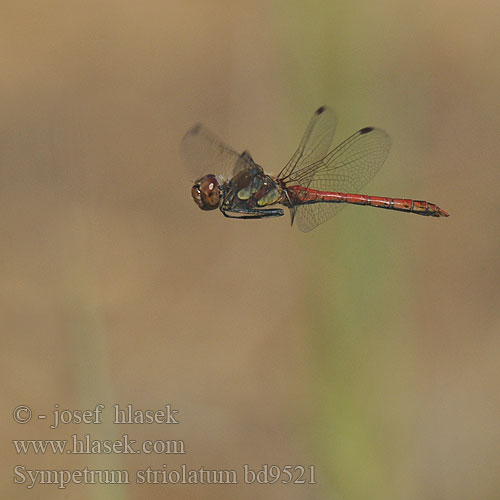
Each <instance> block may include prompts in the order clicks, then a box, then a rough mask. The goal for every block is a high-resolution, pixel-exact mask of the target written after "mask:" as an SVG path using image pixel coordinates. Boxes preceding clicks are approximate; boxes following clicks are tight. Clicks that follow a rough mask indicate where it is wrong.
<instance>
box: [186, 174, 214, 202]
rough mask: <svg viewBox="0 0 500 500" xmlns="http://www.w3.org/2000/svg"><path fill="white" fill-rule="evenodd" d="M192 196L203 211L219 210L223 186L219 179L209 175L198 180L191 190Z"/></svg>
mask: <svg viewBox="0 0 500 500" xmlns="http://www.w3.org/2000/svg"><path fill="white" fill-rule="evenodd" d="M191 196H192V197H193V200H194V202H195V203H196V204H197V205H198V206H199V207H200V208H201V209H202V210H214V209H216V208H218V207H219V203H220V199H221V186H220V184H219V181H218V179H217V177H216V176H215V175H213V174H209V175H204V176H203V177H201V178H200V179H198V180H197V181H196V182H195V183H194V185H193V187H192V188H191Z"/></svg>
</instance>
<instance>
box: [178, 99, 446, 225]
mask: <svg viewBox="0 0 500 500" xmlns="http://www.w3.org/2000/svg"><path fill="white" fill-rule="evenodd" d="M336 126H337V117H336V114H335V112H334V111H333V110H332V109H331V108H328V107H327V106H321V107H320V108H318V109H317V110H316V111H315V113H314V114H313V116H312V118H311V120H310V122H309V125H308V126H307V129H306V131H305V133H304V136H303V137H302V140H301V141H300V144H299V146H298V148H297V150H296V151H295V153H294V154H293V155H292V157H291V158H290V160H289V161H288V163H287V164H286V165H285V166H284V167H283V169H282V170H281V172H280V173H279V174H278V175H275V176H273V175H269V174H267V173H266V172H265V171H264V169H263V168H262V167H261V166H260V165H258V164H257V163H255V161H254V160H253V158H252V156H251V155H250V153H248V151H244V152H243V153H241V154H239V153H237V152H235V151H234V150H232V149H231V148H229V147H228V146H226V145H225V144H224V143H223V142H222V141H221V140H220V139H218V137H216V136H215V135H214V134H213V133H212V132H210V130H208V129H207V128H206V127H204V126H203V125H201V124H197V125H195V126H194V127H193V128H191V129H190V130H189V131H188V132H187V133H186V135H185V136H184V139H183V140H182V144H181V154H182V157H183V159H184V161H185V162H186V164H187V165H188V166H189V168H191V169H192V170H193V169H194V170H198V171H199V172H200V173H201V172H203V173H204V175H202V176H201V177H199V178H198V180H196V181H195V183H194V185H193V187H192V188H191V195H192V198H193V200H194V202H195V203H196V205H198V207H199V208H200V209H201V210H214V209H217V208H218V209H219V210H220V211H221V212H222V214H223V215H224V216H225V217H229V218H237V219H264V218H269V217H281V216H283V215H284V209H283V208H279V207H277V205H281V206H282V207H285V208H288V209H289V211H290V215H291V221H292V225H293V223H294V222H296V224H297V226H298V227H299V229H300V230H302V231H304V232H308V231H311V230H312V229H314V228H315V227H317V226H318V225H320V224H322V223H323V222H325V221H326V220H328V219H330V218H331V217H333V216H334V215H336V214H337V213H338V212H339V210H341V209H342V208H343V207H345V206H346V205H348V204H354V205H364V206H370V207H376V208H384V209H387V210H395V211H398V212H408V213H413V214H417V215H424V216H431V217H448V216H449V214H448V213H447V212H446V211H444V210H443V209H441V208H439V207H438V206H437V205H436V204H434V203H430V202H428V201H421V200H412V199H403V198H392V197H382V196H371V195H366V194H357V193H359V191H360V190H361V189H362V188H363V187H364V186H365V185H366V184H367V183H368V182H369V181H370V180H371V179H372V178H373V176H374V175H375V174H376V173H377V172H378V171H379V170H380V168H381V167H382V165H383V163H384V161H385V160H386V158H387V155H388V154H389V150H390V147H391V141H390V138H389V136H388V134H387V133H386V132H384V131H383V130H381V129H378V128H375V127H365V128H362V129H361V130H359V131H358V132H356V133H355V134H353V135H351V136H350V137H349V138H348V139H346V140H345V141H344V142H342V143H340V144H339V145H338V146H336V147H334V148H333V149H330V147H331V143H332V140H333V136H334V134H335V129H336ZM205 172H218V173H205Z"/></svg>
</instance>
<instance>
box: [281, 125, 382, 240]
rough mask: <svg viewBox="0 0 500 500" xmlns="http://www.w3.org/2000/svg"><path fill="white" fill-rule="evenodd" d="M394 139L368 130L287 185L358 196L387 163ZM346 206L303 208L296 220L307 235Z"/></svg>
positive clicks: (338, 147) (327, 205) (292, 177)
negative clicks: (385, 162)
mask: <svg viewBox="0 0 500 500" xmlns="http://www.w3.org/2000/svg"><path fill="white" fill-rule="evenodd" d="M390 148H391V140H390V138H389V136H388V135H387V133H386V132H384V131H383V130H380V129H377V128H373V127H366V128H363V129H361V130H359V131H358V132H356V133H355V134H353V135H352V136H351V137H349V138H348V139H346V140H345V141H344V142H343V143H341V144H340V145H339V146H337V147H336V148H335V149H333V150H332V151H331V152H330V153H328V154H327V155H326V156H325V157H324V158H323V159H321V160H319V161H317V162H316V163H313V164H311V165H308V166H305V167H303V168H301V169H299V170H295V171H294V172H293V174H292V175H291V176H290V179H289V180H288V181H287V185H288V186H292V185H294V184H295V185H301V186H305V187H308V188H310V189H317V190H320V191H330V192H337V193H356V194H359V191H360V189H361V188H362V187H363V186H365V185H366V184H367V183H368V182H369V181H370V180H371V179H372V178H373V176H374V175H375V174H376V173H377V172H378V171H379V170H380V168H381V167H382V165H383V164H384V161H385V159H386V158H387V155H388V154H389V150H390ZM343 207H345V203H314V204H310V205H300V206H298V207H297V209H296V214H295V220H296V222H297V225H298V226H299V229H300V230H302V231H304V232H307V231H311V229H314V228H315V227H316V226H318V225H319V224H322V223H323V222H325V221H326V220H328V219H329V218H330V217H333V216H334V215H335V214H336V213H337V212H338V211H339V210H341V209H342V208H343Z"/></svg>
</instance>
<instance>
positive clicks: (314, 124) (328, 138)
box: [278, 106, 337, 181]
mask: <svg viewBox="0 0 500 500" xmlns="http://www.w3.org/2000/svg"><path fill="white" fill-rule="evenodd" d="M336 128H337V116H336V115H335V112H334V111H333V110H332V109H330V108H328V107H326V106H321V107H320V108H318V109H317V110H316V111H315V112H314V114H313V116H312V118H311V120H310V121H309V125H308V126H307V129H306V131H305V133H304V136H303V137H302V140H301V141H300V144H299V147H298V148H297V151H295V153H294V154H293V156H292V157H291V158H290V160H289V162H288V163H287V164H286V165H285V167H284V168H283V170H282V171H281V172H280V173H279V174H278V177H279V178H280V179H283V180H284V181H287V180H288V178H289V176H290V174H292V172H294V170H296V169H301V168H302V167H304V166H305V165H310V164H312V163H315V162H316V161H318V160H320V159H321V158H323V157H324V156H325V155H326V153H327V152H328V149H329V148H330V144H331V143H332V140H333V136H334V135H335V129H336Z"/></svg>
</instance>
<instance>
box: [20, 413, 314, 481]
mask: <svg viewBox="0 0 500 500" xmlns="http://www.w3.org/2000/svg"><path fill="white" fill-rule="evenodd" d="M12 416H13V420H14V422H16V423H18V424H28V423H29V422H33V421H37V420H39V421H47V423H48V428H49V429H51V430H57V429H64V426H66V425H72V426H74V425H82V424H83V425H100V424H103V423H108V424H115V425H120V424H126V425H136V424H142V425H149V424H160V425H165V424H166V425H174V426H175V425H176V424H179V423H180V422H181V419H180V412H179V410H177V409H175V408H174V407H173V405H171V404H166V405H164V406H163V407H162V408H161V409H156V410H150V409H147V410H144V409H137V408H134V406H133V405H132V404H128V405H125V406H120V405H118V404H116V405H113V406H112V407H111V408H106V406H105V405H104V404H97V405H96V406H95V407H94V408H93V409H85V410H82V409H73V410H70V409H62V408H60V406H59V405H58V404H55V405H54V409H53V410H52V411H51V412H49V414H43V413H40V414H36V413H35V412H34V411H33V410H32V409H31V407H30V406H28V405H18V406H16V408H14V410H13V413H12ZM173 428H176V427H173ZM169 429H172V427H169ZM95 437H96V436H92V435H91V434H90V433H81V434H78V433H75V434H72V435H71V436H69V439H13V440H12V444H13V447H14V451H15V453H16V454H17V455H47V454H52V455H59V456H61V455H64V454H68V455H103V454H104V455H109V454H117V455H136V454H145V455H185V454H186V453H187V452H186V445H185V442H184V440H182V439H167V440H164V439H163V440H162V439H156V440H151V439H145V440H143V441H140V442H137V441H136V440H134V439H131V438H130V436H129V434H122V435H121V436H120V437H118V438H116V439H96V438H95ZM13 482H14V484H16V485H20V486H24V487H25V488H28V489H32V488H34V487H35V486H38V485H44V486H50V485H52V486H55V487H57V488H59V489H65V488H67V487H68V486H69V485H81V484H90V485H96V484H130V483H132V482H135V483H136V484H159V485H171V484H186V485H189V484H240V483H244V484H277V483H281V484H297V485H300V484H316V477H315V466H314V465H309V466H303V465H281V466H279V465H268V464H264V465H260V466H259V465H258V466H250V465H249V464H244V465H242V466H240V467H239V468H237V469H234V468H229V469H214V468H209V467H205V466H201V467H193V466H191V465H187V464H182V465H169V466H167V464H163V465H161V466H158V465H156V466H155V467H151V466H148V467H146V468H142V469H138V470H136V471H135V472H132V473H131V472H129V471H128V470H127V469H92V468H90V467H88V466H86V467H83V468H80V469H34V468H31V467H28V466H27V465H25V464H16V465H14V467H13Z"/></svg>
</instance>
